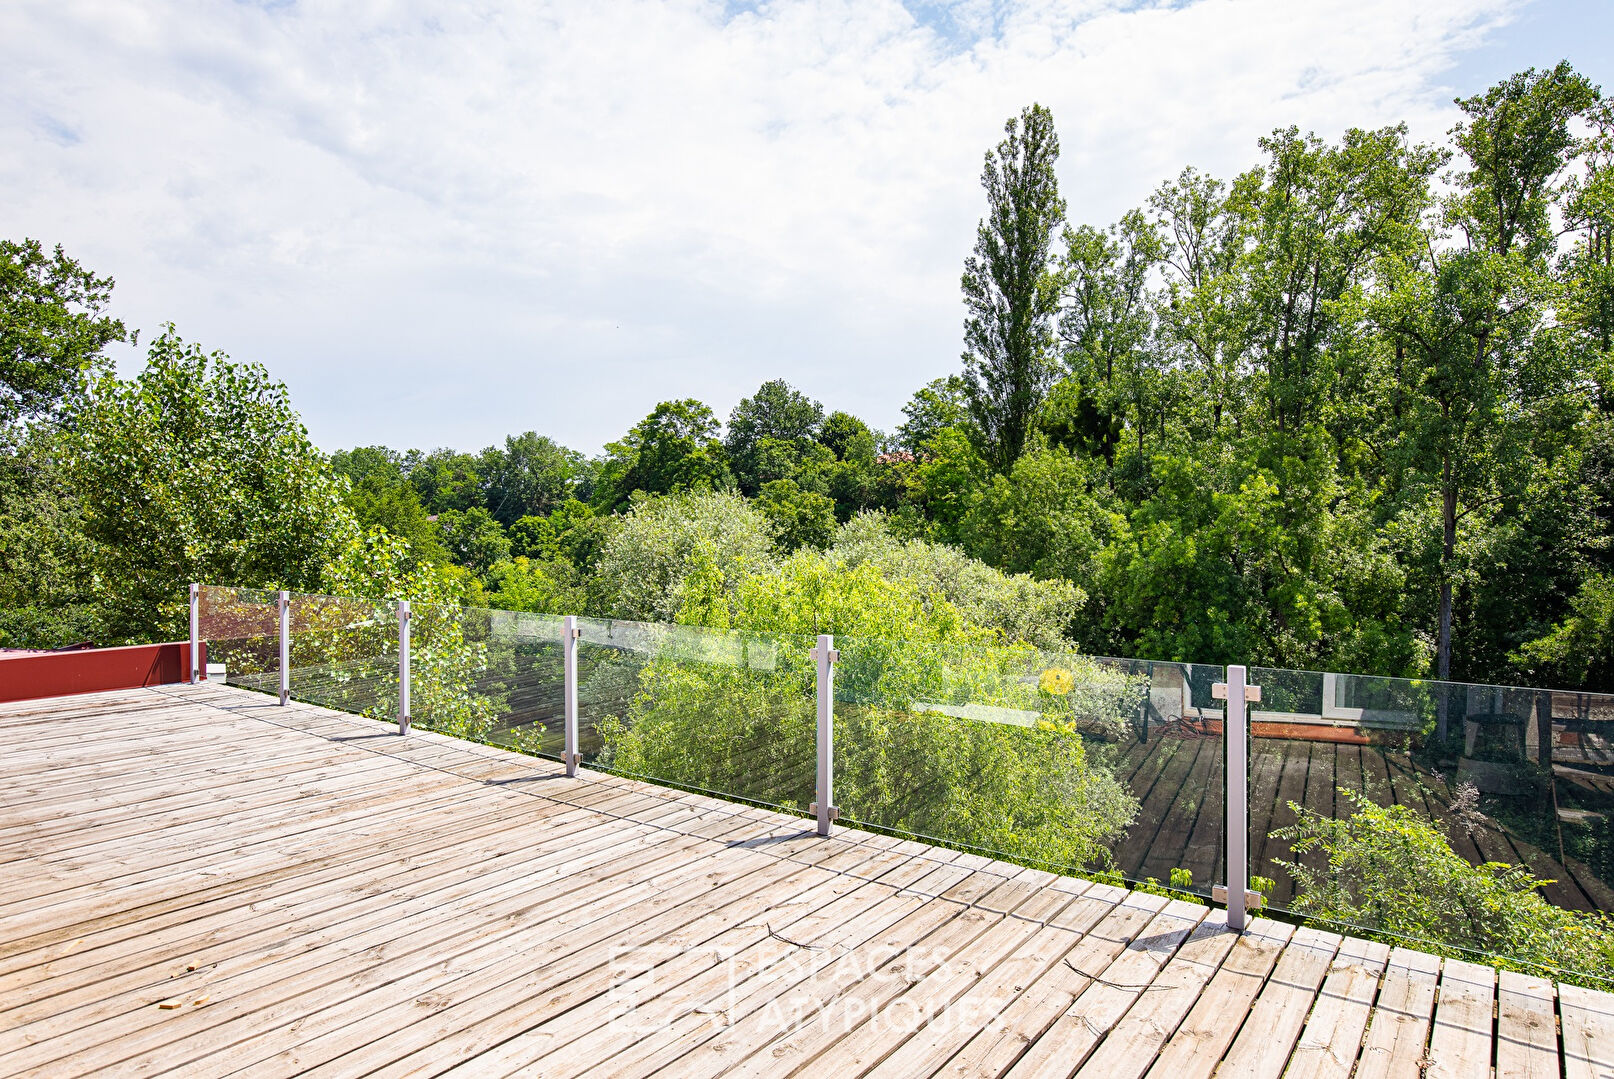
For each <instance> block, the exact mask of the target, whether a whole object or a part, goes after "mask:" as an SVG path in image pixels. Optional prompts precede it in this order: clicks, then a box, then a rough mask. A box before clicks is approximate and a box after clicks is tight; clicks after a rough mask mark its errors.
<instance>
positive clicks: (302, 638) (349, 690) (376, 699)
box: [271, 593, 398, 720]
mask: <svg viewBox="0 0 1614 1079" xmlns="http://www.w3.org/2000/svg"><path fill="white" fill-rule="evenodd" d="M290 629H291V696H292V699H293V700H297V701H306V702H308V703H309V704H317V705H320V706H322V707H325V708H334V709H336V710H338V711H341V712H352V713H354V714H356V715H363V716H370V717H371V718H374V719H390V720H396V719H397V716H398V607H397V604H396V603H394V602H392V601H391V600H371V599H355V598H352V597H348V596H312V595H306V594H303V593H293V594H292V596H291V624H290ZM277 684H278V683H276V684H272V685H271V688H273V685H277Z"/></svg>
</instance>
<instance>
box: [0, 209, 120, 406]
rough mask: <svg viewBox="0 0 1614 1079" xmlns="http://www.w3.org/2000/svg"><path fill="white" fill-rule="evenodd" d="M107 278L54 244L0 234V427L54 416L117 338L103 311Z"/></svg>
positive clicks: (101, 367)
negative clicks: (49, 246)
mask: <svg viewBox="0 0 1614 1079" xmlns="http://www.w3.org/2000/svg"><path fill="white" fill-rule="evenodd" d="M111 296H112V278H110V277H97V276H95V274H94V273H92V272H91V271H89V270H87V269H85V268H84V267H82V266H80V265H79V264H78V263H77V262H75V261H74V260H73V259H71V258H68V257H67V255H66V254H65V253H64V252H63V251H62V248H61V245H60V244H58V245H57V246H56V249H55V250H54V251H52V252H51V253H49V254H47V253H46V252H45V248H44V245H42V244H41V243H40V242H39V241H38V240H23V241H22V242H21V243H16V242H13V241H11V240H0V427H8V426H10V425H11V424H14V423H16V422H18V421H19V420H25V419H30V418H35V417H53V416H58V415H60V413H61V411H62V409H63V406H64V405H66V404H68V403H69V402H70V401H72V400H74V399H76V398H77V396H78V395H79V394H80V393H81V392H82V391H83V389H84V388H85V386H86V385H87V379H88V378H89V377H90V376H92V375H94V374H95V373H97V372H102V373H104V372H105V370H106V369H107V367H108V364H107V361H106V358H105V357H104V356H103V355H102V349H104V348H105V347H106V346H107V345H108V344H109V343H111V342H113V341H122V340H124V329H123V323H121V322H119V321H118V320H116V319H114V318H111V317H109V316H106V315H103V314H102V312H103V311H104V310H105V309H106V306H107V303H108V302H109V301H110V299H111Z"/></svg>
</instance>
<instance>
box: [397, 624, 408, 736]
mask: <svg viewBox="0 0 1614 1079" xmlns="http://www.w3.org/2000/svg"><path fill="white" fill-rule="evenodd" d="M398 733H399V734H408V733H409V601H408V600H406V599H401V600H399V601H398Z"/></svg>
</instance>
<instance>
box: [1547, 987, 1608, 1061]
mask: <svg viewBox="0 0 1614 1079" xmlns="http://www.w3.org/2000/svg"><path fill="white" fill-rule="evenodd" d="M1558 1015H1559V1021H1560V1023H1561V1024H1562V1028H1563V1054H1564V1059H1563V1064H1564V1079H1607V1077H1608V1076H1609V1075H1614V996H1611V995H1609V994H1608V993H1600V992H1598V991H1596V990H1594V989H1586V988H1584V987H1582V986H1578V985H1560V986H1559V987H1558Z"/></svg>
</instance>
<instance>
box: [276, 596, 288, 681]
mask: <svg viewBox="0 0 1614 1079" xmlns="http://www.w3.org/2000/svg"><path fill="white" fill-rule="evenodd" d="M278 606H279V607H280V703H281V704H283V705H284V704H290V703H291V593H290V592H282V593H280V597H279V603H278Z"/></svg>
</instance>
